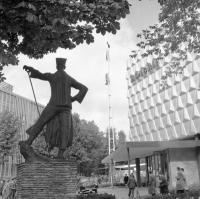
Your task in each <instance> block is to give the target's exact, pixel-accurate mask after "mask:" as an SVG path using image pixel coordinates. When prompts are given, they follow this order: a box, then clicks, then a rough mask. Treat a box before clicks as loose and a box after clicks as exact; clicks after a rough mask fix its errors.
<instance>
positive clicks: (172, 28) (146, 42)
mask: <svg viewBox="0 0 200 199" xmlns="http://www.w3.org/2000/svg"><path fill="white" fill-rule="evenodd" d="M158 2H159V3H160V5H161V12H160V14H159V23H158V24H155V25H153V26H150V27H149V28H147V29H146V30H143V31H142V33H141V34H138V37H139V38H140V39H141V40H140V42H139V43H138V44H137V45H138V47H139V48H140V49H142V52H143V53H142V56H143V57H145V56H148V55H152V54H155V55H157V57H158V58H160V59H162V58H164V57H166V56H168V55H174V56H173V60H171V63H170V66H169V67H168V68H167V69H168V70H167V71H166V75H165V76H163V78H164V79H165V78H167V77H168V76H171V75H172V74H174V73H181V72H182V69H183V67H182V65H181V61H185V60H186V59H189V56H191V54H190V53H199V52H200V43H199V40H200V1H199V0H176V1H175V0H158ZM135 53H136V52H135V51H133V54H132V56H134V54H135Z"/></svg>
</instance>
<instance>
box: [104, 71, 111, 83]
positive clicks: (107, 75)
mask: <svg viewBox="0 0 200 199" xmlns="http://www.w3.org/2000/svg"><path fill="white" fill-rule="evenodd" d="M105 79H106V83H105V84H106V85H110V77H109V74H108V73H106V75H105Z"/></svg>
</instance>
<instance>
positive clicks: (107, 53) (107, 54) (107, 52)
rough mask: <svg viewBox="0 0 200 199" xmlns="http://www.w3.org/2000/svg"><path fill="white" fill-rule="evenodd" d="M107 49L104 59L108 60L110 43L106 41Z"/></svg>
mask: <svg viewBox="0 0 200 199" xmlns="http://www.w3.org/2000/svg"><path fill="white" fill-rule="evenodd" d="M107 46H108V48H107V50H106V61H108V62H109V61H110V44H109V43H108V42H107Z"/></svg>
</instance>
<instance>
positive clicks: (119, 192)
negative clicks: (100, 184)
mask: <svg viewBox="0 0 200 199" xmlns="http://www.w3.org/2000/svg"><path fill="white" fill-rule="evenodd" d="M138 192H139V195H140V196H146V195H148V190H147V188H146V187H141V188H138ZM98 193H108V194H112V195H115V197H116V199H128V198H129V197H128V187H105V188H98ZM135 193H136V192H135Z"/></svg>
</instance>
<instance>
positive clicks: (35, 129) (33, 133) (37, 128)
mask: <svg viewBox="0 0 200 199" xmlns="http://www.w3.org/2000/svg"><path fill="white" fill-rule="evenodd" d="M56 113H57V111H56V109H55V108H53V107H48V106H47V107H46V108H45V109H44V110H43V112H42V114H41V115H40V117H39V119H38V120H37V122H36V123H35V124H34V125H33V126H32V127H31V128H29V129H28V130H27V134H29V138H28V139H27V141H26V143H27V144H28V145H31V144H32V143H33V141H34V140H35V138H36V137H37V136H38V135H39V133H40V132H41V131H42V129H43V127H44V126H45V124H46V123H47V122H48V121H49V120H50V119H51V118H52V117H53V116H55V115H56Z"/></svg>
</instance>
